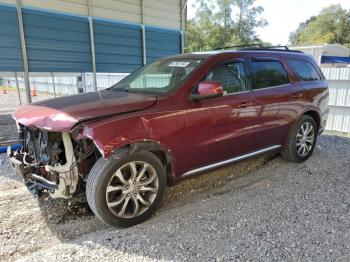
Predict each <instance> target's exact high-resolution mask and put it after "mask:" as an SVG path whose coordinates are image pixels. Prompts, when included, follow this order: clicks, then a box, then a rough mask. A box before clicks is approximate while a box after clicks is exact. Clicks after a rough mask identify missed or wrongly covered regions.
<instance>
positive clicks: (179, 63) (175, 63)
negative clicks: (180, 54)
mask: <svg viewBox="0 0 350 262" xmlns="http://www.w3.org/2000/svg"><path fill="white" fill-rule="evenodd" d="M189 64H190V62H179V61H176V62H171V63H170V64H169V65H168V66H170V67H186V66H188V65H189Z"/></svg>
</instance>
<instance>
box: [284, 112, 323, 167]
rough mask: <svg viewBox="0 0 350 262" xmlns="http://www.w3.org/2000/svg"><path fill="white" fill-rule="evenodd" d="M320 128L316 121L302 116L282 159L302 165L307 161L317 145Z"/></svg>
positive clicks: (294, 127)
mask: <svg viewBox="0 0 350 262" xmlns="http://www.w3.org/2000/svg"><path fill="white" fill-rule="evenodd" d="M317 135H318V128H317V125H316V122H315V120H314V119H313V118H312V117H311V116H308V115H303V116H301V117H300V118H299V119H298V120H297V121H296V123H295V124H294V126H293V128H292V130H291V133H290V135H289V138H288V141H287V144H286V145H285V148H284V149H283V151H282V153H281V155H282V157H283V158H284V159H285V160H287V161H290V162H295V163H300V162H303V161H305V160H307V159H308V158H309V157H310V156H311V155H312V153H313V151H314V149H315V145H316V139H317Z"/></svg>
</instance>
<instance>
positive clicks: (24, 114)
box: [13, 90, 157, 132]
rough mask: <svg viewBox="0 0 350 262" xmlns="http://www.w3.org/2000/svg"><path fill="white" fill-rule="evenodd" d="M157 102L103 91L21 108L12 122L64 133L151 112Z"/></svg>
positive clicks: (123, 93) (138, 96)
mask: <svg viewBox="0 0 350 262" xmlns="http://www.w3.org/2000/svg"><path fill="white" fill-rule="evenodd" d="M156 100H157V97H156V96H152V95H145V94H136V93H127V92H119V91H118V92H117V91H110V90H102V91H99V92H94V93H86V94H80V95H74V96H67V97H59V98H54V99H49V100H44V101H40V102H36V103H33V104H31V105H26V106H21V107H19V108H18V109H17V110H16V111H15V113H14V114H13V118H14V119H15V120H16V121H18V122H19V123H21V124H23V125H25V126H29V127H36V128H41V129H46V130H52V131H57V132H62V131H69V130H70V129H71V128H72V127H73V126H74V125H75V124H76V123H78V122H80V121H84V120H90V119H94V118H98V117H103V116H108V115H114V114H121V113H127V112H132V111H138V110H142V109H146V108H149V107H150V106H152V105H153V104H154V103H155V102H156Z"/></svg>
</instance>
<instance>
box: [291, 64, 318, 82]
mask: <svg viewBox="0 0 350 262" xmlns="http://www.w3.org/2000/svg"><path fill="white" fill-rule="evenodd" d="M287 61H288V64H289V65H290V67H291V68H292V70H293V71H294V72H295V73H296V74H297V76H298V78H299V79H300V80H302V81H317V80H320V79H321V77H320V76H319V74H318V73H317V71H316V70H315V68H314V66H313V65H312V64H310V63H309V62H306V61H303V60H296V59H288V60H287Z"/></svg>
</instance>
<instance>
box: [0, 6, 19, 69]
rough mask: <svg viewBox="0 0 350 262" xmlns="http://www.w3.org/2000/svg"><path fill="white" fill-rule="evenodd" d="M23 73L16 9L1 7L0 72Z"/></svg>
mask: <svg viewBox="0 0 350 262" xmlns="http://www.w3.org/2000/svg"><path fill="white" fill-rule="evenodd" d="M16 70H18V71H23V62H22V51H21V44H20V40H19V31H18V22H17V12H16V8H15V7H13V6H5V5H2V6H1V5H0V71H16Z"/></svg>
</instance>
